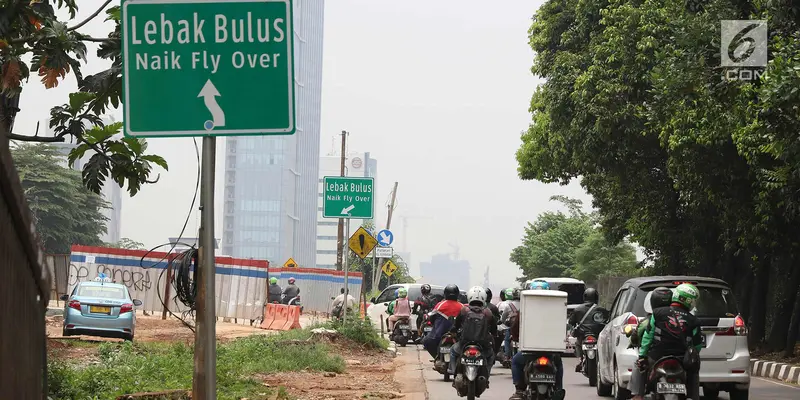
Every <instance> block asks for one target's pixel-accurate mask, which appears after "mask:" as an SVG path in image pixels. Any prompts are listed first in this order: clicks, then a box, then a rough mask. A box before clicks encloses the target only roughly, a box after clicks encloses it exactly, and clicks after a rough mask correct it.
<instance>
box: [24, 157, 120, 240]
mask: <svg viewBox="0 0 800 400" xmlns="http://www.w3.org/2000/svg"><path fill="white" fill-rule="evenodd" d="M11 153H12V156H13V158H14V164H15V165H16V167H17V171H18V173H19V176H20V181H21V183H22V188H23V190H24V191H25V197H26V199H27V201H28V204H29V206H30V208H31V212H32V214H33V218H34V221H35V224H36V231H37V233H38V234H39V237H40V239H41V241H42V245H43V246H44V250H45V252H47V253H49V254H69V252H70V248H71V246H72V245H73V244H83V245H89V246H99V245H101V244H102V241H101V240H100V235H102V234H103V233H105V232H106V221H107V218H106V217H105V216H104V215H103V213H102V212H101V209H102V208H105V207H106V203H105V201H104V200H103V199H102V198H101V197H100V196H99V195H97V194H95V193H92V192H90V191H89V190H88V189H86V188H85V187H84V186H83V184H82V183H81V177H80V173H79V172H78V171H74V170H72V169H69V168H67V167H65V166H63V164H65V163H66V160H65V159H64V157H63V156H62V155H61V154H59V152H58V150H57V149H54V148H53V147H51V146H49V145H45V144H20V145H18V146H16V147H14V148H13V149H12V150H11Z"/></svg>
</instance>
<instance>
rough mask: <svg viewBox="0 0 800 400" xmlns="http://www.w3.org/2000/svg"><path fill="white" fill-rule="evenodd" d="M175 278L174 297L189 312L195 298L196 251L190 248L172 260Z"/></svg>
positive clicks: (192, 307) (193, 305)
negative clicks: (187, 308)
mask: <svg viewBox="0 0 800 400" xmlns="http://www.w3.org/2000/svg"><path fill="white" fill-rule="evenodd" d="M172 266H173V268H174V271H175V272H174V274H175V275H174V277H175V296H176V297H177V299H178V300H180V301H181V303H183V304H184V305H185V306H187V307H189V309H190V310H194V308H195V297H196V296H197V279H196V277H197V272H198V269H199V266H198V263H197V250H195V249H194V248H191V249H189V250H186V251H184V252H183V253H181V255H179V256H178V257H176V258H174V259H173V260H172Z"/></svg>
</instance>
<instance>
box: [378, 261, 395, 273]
mask: <svg viewBox="0 0 800 400" xmlns="http://www.w3.org/2000/svg"><path fill="white" fill-rule="evenodd" d="M381 270H383V273H384V274H386V276H392V274H393V273H394V271H397V264H395V263H394V262H392V260H391V259H389V260H386V262H385V263H383V267H382V268H381Z"/></svg>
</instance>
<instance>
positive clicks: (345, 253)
mask: <svg viewBox="0 0 800 400" xmlns="http://www.w3.org/2000/svg"><path fill="white" fill-rule="evenodd" d="M345 229H347V234H345V235H344V237H345V240H343V241H342V242H343V244H344V246H342V269H343V270H344V307H342V309H343V310H344V312H343V313H342V323H345V322H347V304H348V303H347V299H348V296H350V288H349V287H348V286H347V271H348V270H349V269H350V257H349V256H350V248H349V247H348V246H347V243H349V239H350V219H345Z"/></svg>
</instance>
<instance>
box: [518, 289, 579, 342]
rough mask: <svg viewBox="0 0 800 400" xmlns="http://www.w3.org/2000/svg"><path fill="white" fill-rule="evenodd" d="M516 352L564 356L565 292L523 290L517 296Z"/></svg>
mask: <svg viewBox="0 0 800 400" xmlns="http://www.w3.org/2000/svg"><path fill="white" fill-rule="evenodd" d="M519 318H520V319H519V350H520V351H524V352H546V353H563V352H565V351H566V349H567V344H566V332H565V331H564V326H566V325H567V293H566V292H561V291H558V290H524V291H522V292H521V293H520V310H519Z"/></svg>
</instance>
